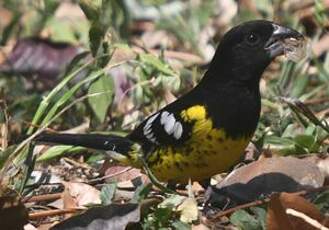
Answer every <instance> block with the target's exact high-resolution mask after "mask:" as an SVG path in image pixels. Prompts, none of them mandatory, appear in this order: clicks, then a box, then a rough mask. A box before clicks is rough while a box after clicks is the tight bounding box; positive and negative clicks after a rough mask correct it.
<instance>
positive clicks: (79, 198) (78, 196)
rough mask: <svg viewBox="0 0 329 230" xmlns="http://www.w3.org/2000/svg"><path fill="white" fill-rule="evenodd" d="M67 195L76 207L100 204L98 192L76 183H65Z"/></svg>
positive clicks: (90, 187) (89, 186) (88, 186)
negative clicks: (72, 199) (71, 198)
mask: <svg viewBox="0 0 329 230" xmlns="http://www.w3.org/2000/svg"><path fill="white" fill-rule="evenodd" d="M64 185H65V187H66V188H67V190H68V192H69V194H70V195H71V196H72V197H73V198H74V199H75V201H76V204H77V206H78V207H83V206H86V205H90V204H101V199H100V191H99V190H97V189H95V188H94V187H92V186H91V185H88V184H84V183H76V182H65V183H64Z"/></svg>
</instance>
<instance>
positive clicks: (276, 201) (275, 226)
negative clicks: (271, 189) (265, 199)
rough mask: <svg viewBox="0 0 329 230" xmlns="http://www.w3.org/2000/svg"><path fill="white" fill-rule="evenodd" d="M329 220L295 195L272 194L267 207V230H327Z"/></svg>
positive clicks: (310, 204)
mask: <svg viewBox="0 0 329 230" xmlns="http://www.w3.org/2000/svg"><path fill="white" fill-rule="evenodd" d="M327 227H329V218H328V217H326V216H324V215H323V214H321V213H320V211H319V210H318V209H317V208H316V207H315V206H314V205H313V204H312V203H310V202H308V201H307V200H305V199H304V198H303V197H300V196H298V195H295V194H288V193H281V194H273V195H272V196H271V201H270V203H269V206H268V212H267V229H268V230H279V229H291V230H295V229H296V230H297V229H303V230H315V229H328V228H327Z"/></svg>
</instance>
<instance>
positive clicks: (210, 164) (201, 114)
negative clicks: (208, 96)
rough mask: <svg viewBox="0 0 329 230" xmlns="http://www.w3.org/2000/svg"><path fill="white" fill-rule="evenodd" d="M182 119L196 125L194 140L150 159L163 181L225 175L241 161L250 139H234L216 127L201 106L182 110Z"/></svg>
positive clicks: (154, 154) (166, 149)
mask: <svg viewBox="0 0 329 230" xmlns="http://www.w3.org/2000/svg"><path fill="white" fill-rule="evenodd" d="M181 117H182V118H183V120H184V121H186V122H193V123H194V126H193V129H192V137H191V139H189V140H188V141H186V143H184V145H182V146H179V147H164V148H160V149H158V150H157V151H156V152H155V153H153V154H151V156H150V158H149V159H148V160H149V161H150V162H152V164H151V170H152V172H153V173H154V174H155V176H156V177H157V178H158V179H159V180H161V181H175V182H187V181H188V179H189V178H191V179H192V180H198V181H201V180H204V179H207V178H209V177H211V176H213V175H215V174H218V173H221V172H224V171H226V170H228V169H229V168H230V167H231V166H233V165H234V164H236V163H237V162H238V161H239V159H240V158H241V156H242V154H243V151H244V149H245V147H246V146H247V144H248V143H249V141H250V138H251V137H250V136H248V137H242V138H238V139H232V138H230V137H228V136H227V135H226V133H225V131H224V130H223V129H216V128H214V127H213V122H212V120H211V119H210V118H207V114H206V109H205V107H204V106H201V105H196V106H193V107H191V108H189V109H186V110H184V111H182V112H181Z"/></svg>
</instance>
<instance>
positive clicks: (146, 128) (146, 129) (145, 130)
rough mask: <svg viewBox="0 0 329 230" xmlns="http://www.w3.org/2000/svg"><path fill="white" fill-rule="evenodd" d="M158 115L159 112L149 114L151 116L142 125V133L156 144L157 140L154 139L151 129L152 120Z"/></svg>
mask: <svg viewBox="0 0 329 230" xmlns="http://www.w3.org/2000/svg"><path fill="white" fill-rule="evenodd" d="M158 116H159V113H156V114H154V115H153V116H151V117H150V118H149V119H148V120H147V122H146V124H145V126H144V128H143V133H144V135H145V136H146V138H147V139H149V140H150V141H151V142H153V143H156V144H158V142H157V140H156V138H155V136H154V133H153V131H152V122H153V121H154V120H155V119H156V118H157V117H158Z"/></svg>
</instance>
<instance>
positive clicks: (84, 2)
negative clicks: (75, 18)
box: [79, 0, 102, 21]
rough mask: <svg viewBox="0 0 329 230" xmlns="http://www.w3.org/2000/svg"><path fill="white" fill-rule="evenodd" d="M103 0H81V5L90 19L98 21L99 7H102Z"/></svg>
mask: <svg viewBox="0 0 329 230" xmlns="http://www.w3.org/2000/svg"><path fill="white" fill-rule="evenodd" d="M101 3H102V1H101V0H80V1H79V5H80V8H81V10H82V11H83V13H84V14H85V15H86V17H87V19H88V20H89V21H96V20H98V17H99V13H98V12H99V9H100V8H101V5H102V4H101Z"/></svg>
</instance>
